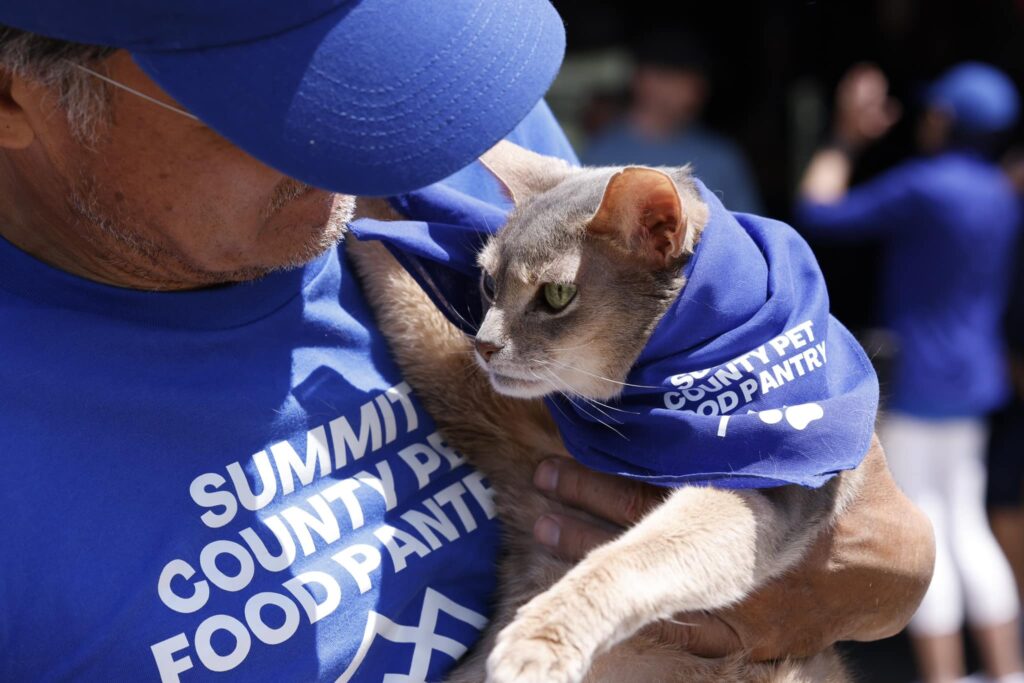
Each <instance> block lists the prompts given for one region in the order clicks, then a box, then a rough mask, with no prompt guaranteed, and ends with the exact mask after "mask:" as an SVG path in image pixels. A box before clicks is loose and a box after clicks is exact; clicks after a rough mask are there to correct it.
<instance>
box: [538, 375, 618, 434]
mask: <svg viewBox="0 0 1024 683" xmlns="http://www.w3.org/2000/svg"><path fill="white" fill-rule="evenodd" d="M544 369H545V371H547V373H548V374H549V375H551V377H552V378H553V379H554V380H555V381H556V382H558V383H560V384H562V385H563V386H566V387H567V388H568V389H569V394H566V393H565V392H564V391H559V392H558V393H560V394H562V395H563V396H565V397H566V398H567V399H569V401H571V402H573V403H574V404H575V405H576V407H577V408H579V409H580V410H581V411H582V412H583V414H584V415H586V416H587V417H590V418H592V419H594V420H596V421H597V422H598V423H600V424H601V425H603V426H605V427H607V428H608V429H610V430H612V431H613V432H615V433H616V434H618V435H619V436H621V437H622V438H623V439H625V440H626V441H629V437H627V436H626V435H625V434H623V433H622V432H620V431H619V430H618V429H616V428H615V427H612V426H611V425H610V424H608V423H607V422H605V421H604V420H602V419H601V418H599V417H598V416H597V415H594V414H593V413H591V412H590V411H588V410H586V409H585V408H584V407H583V405H580V403H579V402H578V400H575V401H574V400H573V399H582V400H583V402H584V404H586V405H589V406H590V407H591V408H593V409H594V410H596V411H597V412H599V413H601V414H602V415H604V416H605V417H607V418H608V419H609V420H612V421H613V422H617V423H618V424H622V422H620V421H619V420H616V419H615V418H614V417H612V416H611V415H609V414H608V413H606V412H604V411H603V410H601V409H600V408H598V407H597V406H596V405H594V404H593V403H592V402H591V399H589V398H587V397H586V396H583V395H581V394H579V393H577V392H575V391H573V390H572V388H571V387H569V386H568V385H566V384H565V382H563V381H562V380H561V379H560V378H559V377H558V375H556V374H555V373H554V372H553V371H552V370H551V369H550V368H544ZM563 415H564V413H563Z"/></svg>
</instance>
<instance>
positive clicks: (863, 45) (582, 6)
mask: <svg viewBox="0 0 1024 683" xmlns="http://www.w3.org/2000/svg"><path fill="white" fill-rule="evenodd" d="M554 4H555V6H556V7H557V8H558V11H559V12H560V13H561V15H562V17H563V18H564V19H565V24H566V31H567V35H568V55H567V58H566V62H565V66H564V68H563V69H562V73H561V75H560V76H559V78H558V80H557V81H556V83H555V85H554V87H553V88H552V91H551V93H550V94H549V96H548V101H549V102H550V104H551V106H552V108H553V109H554V110H555V113H556V114H557V115H558V117H559V119H560V120H561V122H562V125H563V126H564V127H565V128H566V130H567V132H568V133H569V134H570V137H571V139H572V141H573V143H574V145H575V146H576V148H577V151H579V152H581V153H583V152H585V150H586V148H587V144H588V141H589V140H590V139H591V137H592V136H593V135H595V134H598V133H599V132H600V130H601V128H602V127H603V125H607V124H608V123H609V122H610V121H611V120H613V119H614V118H615V115H616V113H617V112H618V111H620V110H621V109H622V108H624V107H625V105H626V102H627V101H628V91H629V82H630V76H631V73H632V64H633V55H634V54H635V53H636V51H637V50H642V49H643V45H644V41H645V39H646V38H647V37H649V36H650V35H651V34H652V33H654V32H658V33H664V32H665V30H666V29H668V30H671V29H678V30H679V31H680V32H681V33H683V34H684V35H691V36H696V37H697V39H699V41H700V42H701V46H702V48H701V49H702V50H703V51H705V52H706V53H707V56H708V61H709V71H710V74H709V75H710V81H711V93H710V100H709V102H708V105H707V107H706V109H705V111H704V114H703V116H702V121H703V123H704V124H705V125H707V126H708V127H709V128H711V129H712V130H714V131H716V132H719V133H723V134H724V135H726V136H728V137H729V138H731V139H732V140H733V141H734V142H736V143H738V144H739V145H740V147H741V148H742V150H743V152H745V154H746V156H747V159H748V160H749V162H750V164H751V167H752V170H753V173H754V176H755V179H756V182H757V185H758V187H759V189H760V193H761V196H762V199H763V206H764V213H766V214H767V215H769V216H772V217H775V218H780V219H783V220H786V219H787V218H788V217H789V214H790V209H791V206H792V202H793V196H794V191H795V187H796V183H797V181H798V179H799V173H800V172H801V171H802V170H803V167H804V166H805V164H806V162H807V160H808V159H809V157H810V155H811V153H812V151H813V149H814V147H815V145H817V144H818V143H819V142H820V141H821V140H822V139H823V136H824V135H826V134H827V131H826V127H827V122H828V117H829V114H830V109H831V106H832V95H833V92H834V89H835V86H836V83H837V82H838V81H839V79H840V77H841V76H842V75H843V73H844V72H845V71H846V69H847V68H848V67H850V66H851V65H852V64H854V63H856V62H859V61H870V62H873V63H875V64H877V65H879V66H880V67H881V68H882V70H883V71H884V72H885V73H886V75H887V76H888V77H889V79H890V87H891V91H892V93H893V95H894V96H895V97H897V98H898V99H899V100H900V101H901V103H902V104H903V107H904V115H903V117H902V119H901V121H900V123H899V124H897V126H896V127H895V129H894V130H893V131H892V132H891V133H890V134H889V135H888V136H887V137H886V139H885V140H883V141H882V142H881V143H880V144H877V145H874V146H873V147H872V148H871V149H869V150H868V152H867V153H866V154H865V155H864V157H863V158H862V159H861V160H860V162H859V163H858V165H857V169H856V177H855V178H854V181H855V182H856V181H857V180H859V179H862V178H865V177H868V176H870V175H872V174H873V173H876V172H878V171H879V170H881V169H882V168H885V167H887V166H889V165H892V164H893V163H894V162H895V161H898V160H899V159H900V158H902V157H905V156H907V155H909V154H910V153H911V152H912V149H913V139H912V133H913V124H914V120H915V115H916V113H917V107H916V106H915V105H916V103H917V99H918V97H919V94H920V91H921V89H922V88H923V87H924V86H926V85H927V84H928V82H929V81H930V80H931V79H932V78H934V77H935V76H937V75H938V74H940V73H941V72H942V71H943V70H944V69H946V68H947V67H949V66H951V65H953V64H955V63H957V62H959V61H962V60H965V59H977V60H982V61H987V62H990V63H992V64H994V65H997V66H999V67H1001V68H1002V69H1004V70H1005V71H1006V72H1007V73H1008V74H1010V75H1011V76H1012V77H1013V78H1014V80H1015V81H1016V82H1017V84H1018V87H1020V86H1024V30H1022V26H1024V0H961V1H960V2H953V1H951V0H862V1H861V2H838V1H835V0H821V1H819V2H809V1H806V0H805V1H798V0H791V1H786V0H763V1H761V2H689V1H676V2H664V1H659V0H605V1H604V2H600V3H597V2H592V1H589V0H554ZM1015 138H1016V139H1017V140H1021V139H1022V136H1021V131H1020V130H1018V131H1017V135H1016V136H1015ZM682 161H685V160H682ZM698 173H699V169H698ZM814 246H815V247H816V251H817V253H818V254H819V258H820V260H821V262H822V267H823V268H824V270H825V274H826V277H827V278H828V280H829V289H830V293H831V295H832V298H833V309H834V312H835V313H836V314H837V315H838V316H839V318H840V319H841V320H843V322H845V323H846V324H847V325H848V326H850V327H851V328H862V327H865V326H868V325H871V324H872V323H873V322H874V321H873V319H872V316H873V312H874V311H875V310H877V307H876V306H874V305H873V299H872V294H873V286H874V282H875V281H876V278H875V277H874V271H873V269H874V265H875V260H876V259H875V258H874V256H875V252H874V250H873V249H872V248H871V247H869V246H868V247H865V246H861V247H856V246H849V245H844V246H843V247H840V248H836V247H832V248H828V247H825V246H824V245H814Z"/></svg>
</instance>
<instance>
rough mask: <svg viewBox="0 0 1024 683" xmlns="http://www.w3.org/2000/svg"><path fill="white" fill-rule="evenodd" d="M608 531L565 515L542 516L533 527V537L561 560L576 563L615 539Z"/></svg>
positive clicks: (613, 534)
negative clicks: (593, 550)
mask: <svg viewBox="0 0 1024 683" xmlns="http://www.w3.org/2000/svg"><path fill="white" fill-rule="evenodd" d="M615 535H616V534H615V533H613V532H611V531H609V530H608V529H602V528H601V527H599V526H597V525H595V524H591V523H589V522H584V521H583V520H580V519H576V518H575V517H568V516H566V515H543V516H542V517H540V518H539V519H538V520H537V521H536V523H534V525H533V537H534V538H535V539H536V540H537V542H538V543H542V544H543V545H546V546H547V547H548V548H550V549H551V551H552V552H553V553H555V555H558V556H559V557H561V558H562V559H563V560H569V561H571V562H576V561H578V560H582V559H583V557H584V556H585V555H586V554H587V553H588V552H590V551H591V550H592V549H594V548H596V547H597V546H599V545H601V544H602V543H607V542H608V541H610V540H612V539H613V538H615Z"/></svg>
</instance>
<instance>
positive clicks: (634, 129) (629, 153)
mask: <svg viewBox="0 0 1024 683" xmlns="http://www.w3.org/2000/svg"><path fill="white" fill-rule="evenodd" d="M636 57H637V66H636V71H635V73H634V74H633V83H632V101H631V102H630V105H629V111H628V112H627V113H626V116H625V118H624V119H623V120H622V121H621V122H619V123H618V124H616V125H614V126H613V127H612V128H611V129H610V130H609V131H608V132H606V133H604V134H602V135H599V136H598V137H597V139H595V140H594V141H593V142H592V143H591V144H590V145H589V146H588V147H587V149H586V152H585V153H584V155H583V161H584V163H586V164H592V165H596V166H616V165H623V164H644V165H647V166H681V165H683V164H693V170H694V173H695V174H696V175H697V177H699V178H700V179H701V180H702V181H703V182H704V184H705V185H707V186H708V188H709V189H710V190H712V191H713V192H715V193H716V194H718V195H719V196H720V197H721V198H722V202H723V203H724V204H725V206H726V208H728V209H729V210H730V211H747V212H750V213H760V211H761V197H760V193H759V192H758V190H757V182H756V180H755V179H754V175H753V173H752V172H751V170H750V164H749V163H748V161H747V159H746V157H745V156H744V155H743V152H742V150H740V148H739V147H738V146H737V145H736V144H735V143H734V142H733V141H731V140H729V139H728V138H724V137H722V136H721V135H718V134H716V133H714V132H712V131H710V130H708V129H707V128H705V127H704V126H702V125H701V123H700V117H701V115H702V114H703V112H704V108H705V106H706V105H707V102H708V98H709V96H710V94H711V78H710V64H709V63H708V57H707V54H706V52H705V51H704V49H703V48H702V47H701V45H700V41H699V39H697V38H696V37H695V36H692V35H689V34H687V33H685V32H680V31H666V32H660V33H655V34H653V35H650V36H646V37H645V38H644V40H643V41H642V42H641V43H640V45H639V47H638V48H637V55H636Z"/></svg>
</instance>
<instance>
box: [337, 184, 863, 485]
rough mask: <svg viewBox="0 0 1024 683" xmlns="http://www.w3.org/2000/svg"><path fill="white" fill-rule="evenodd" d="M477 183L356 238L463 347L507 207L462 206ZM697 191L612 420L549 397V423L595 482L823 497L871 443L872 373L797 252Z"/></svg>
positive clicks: (785, 236)
mask: <svg viewBox="0 0 1024 683" xmlns="http://www.w3.org/2000/svg"><path fill="white" fill-rule="evenodd" d="M480 174H486V171H484V170H483V169H482V168H479V167H473V168H471V169H468V170H467V171H466V172H465V174H464V175H463V176H462V177H461V178H460V180H459V181H458V183H441V184H438V185H434V186H431V187H430V188H427V189H426V190H423V191H420V192H416V193H413V194H409V195H404V196H402V197H398V198H395V199H393V200H392V201H393V204H394V205H395V207H396V208H397V209H398V210H399V211H400V212H401V213H403V214H404V215H413V216H417V217H420V218H422V219H423V220H422V221H403V222H399V223H391V222H387V223H385V222H378V221H372V220H365V219H364V220H360V221H356V223H355V224H354V225H353V230H354V232H355V233H356V234H357V235H358V236H359V237H360V238H362V239H379V240H382V241H383V242H385V244H387V245H388V246H389V248H390V249H391V251H392V253H394V254H395V255H396V256H397V257H398V259H399V260H400V262H401V263H402V264H403V265H404V266H405V267H406V268H407V269H408V270H409V271H410V272H411V273H412V274H413V276H414V277H416V279H417V280H418V281H419V282H420V284H421V285H423V287H424V289H425V290H426V291H427V293H428V294H429V295H430V296H431V298H432V299H433V300H434V301H435V303H437V305H438V306H439V307H440V308H441V309H442V310H443V311H444V312H445V313H446V314H447V316H448V317H449V319H451V320H452V322H453V323H455V324H456V325H458V326H459V327H460V328H462V329H463V330H464V331H466V332H467V333H468V334H474V333H475V332H476V327H477V324H478V323H479V322H480V321H481V320H482V319H483V315H482V310H481V304H480V301H479V295H478V290H477V282H478V276H479V273H478V271H477V269H476V265H475V264H476V254H477V251H478V250H479V248H480V246H481V245H482V244H483V242H484V241H485V239H486V236H487V235H488V234H490V233H493V232H494V231H495V230H497V229H498V228H499V227H500V226H501V225H503V224H504V222H505V216H506V211H507V209H508V206H507V204H506V203H505V202H504V200H502V199H501V198H500V197H499V196H498V195H497V193H496V192H486V193H484V194H485V195H489V196H484V197H483V198H480V192H476V194H477V198H474V197H471V196H468V195H467V194H465V193H464V191H463V190H465V189H467V188H466V185H467V184H469V185H475V186H476V187H477V188H479V187H480V185H479V184H478V183H474V182H472V181H473V180H476V181H480ZM467 178H468V179H469V180H468V181H467ZM460 184H461V185H462V186H461V187H460V186H459V185H460ZM700 188H701V194H702V197H703V199H704V201H705V202H707V204H708V207H709V208H710V220H709V222H708V224H707V226H706V227H705V229H704V233H703V235H702V237H701V239H700V242H699V243H698V245H697V249H696V252H695V253H694V255H693V257H692V258H691V259H690V261H689V262H688V263H687V265H686V267H685V274H686V277H687V282H686V285H685V287H684V288H683V291H682V293H681V294H680V296H679V298H678V299H677V300H676V302H675V303H674V304H673V305H672V306H671V307H670V308H669V310H668V312H667V313H666V314H665V316H664V318H663V319H662V320H661V322H660V323H659V324H658V326H657V328H656V329H655V331H654V333H653V334H652V336H651V338H650V340H649V341H648V344H647V346H646V347H645V348H644V350H643V352H642V353H641V355H640V358H639V359H638V360H637V363H636V364H635V365H634V367H633V369H632V370H631V372H630V374H629V376H628V378H627V380H626V381H627V382H628V384H629V385H630V386H627V387H625V390H624V391H623V393H622V395H621V396H620V397H619V399H618V400H617V401H615V402H613V403H612V404H611V405H612V407H613V410H608V409H605V408H601V407H599V406H594V405H591V404H587V403H585V402H582V401H578V400H573V399H568V398H565V397H562V396H556V397H552V398H549V399H547V400H548V401H549V402H550V403H551V404H553V408H555V409H554V410H552V415H553V416H554V418H555V420H556V422H557V423H558V428H559V430H560V431H561V434H562V437H563V439H564V441H565V445H566V447H567V448H568V449H569V452H570V453H572V455H573V456H574V457H575V458H576V459H577V460H579V461H580V462H582V463H583V464H585V465H587V466H588V467H591V468H593V469H597V470H602V471H605V472H610V473H614V474H618V475H622V476H626V477H631V478H635V479H640V480H643V481H647V482H650V483H653V484H659V485H662V486H673V485H679V484H684V483H711V482H714V483H715V484H716V485H719V486H724V487H729V488H761V487H772V486H780V485H784V484H800V485H802V486H812V487H817V486H821V485H822V484H824V483H825V482H826V481H828V480H829V479H830V478H831V477H832V476H834V475H835V474H836V473H838V472H840V471H843V470H848V469H852V468H854V467H856V466H857V465H858V464H860V462H861V460H862V458H863V456H864V454H865V453H866V451H867V449H868V447H869V445H870V442H871V436H872V433H873V431H874V423H875V412H876V410H877V407H878V381H877V379H876V377H875V373H874V371H873V369H872V367H871V364H870V362H869V361H868V359H867V357H866V356H865V354H864V351H863V349H861V347H860V345H859V344H858V343H857V341H856V340H855V339H854V338H853V336H852V335H851V334H850V333H849V332H848V331H847V330H846V328H845V327H843V326H842V325H841V324H840V323H839V322H838V321H837V320H836V319H835V318H833V317H832V316H831V315H829V310H828V293H827V292H826V291H825V282H824V279H823V278H822V275H821V271H820V270H819V268H818V264H817V262H816V261H815V259H814V255H813V254H812V253H811V250H810V248H809V247H808V246H807V244H806V243H805V242H804V241H803V239H801V238H800V236H799V235H797V233H796V232H795V231H794V230H793V229H792V228H790V227H789V226H787V225H785V224H783V223H780V222H778V221H773V220H769V219H766V218H761V217H758V216H753V215H749V214H732V213H730V212H728V211H727V210H726V209H725V208H724V207H723V206H722V204H721V202H719V201H718V199H717V197H715V196H714V195H713V194H711V193H710V192H709V191H707V189H706V188H705V187H704V186H703V185H701V186H700Z"/></svg>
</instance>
